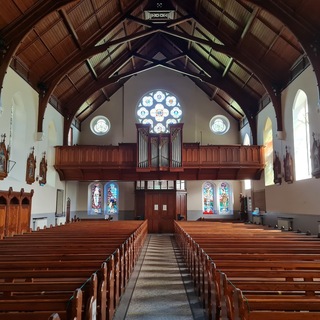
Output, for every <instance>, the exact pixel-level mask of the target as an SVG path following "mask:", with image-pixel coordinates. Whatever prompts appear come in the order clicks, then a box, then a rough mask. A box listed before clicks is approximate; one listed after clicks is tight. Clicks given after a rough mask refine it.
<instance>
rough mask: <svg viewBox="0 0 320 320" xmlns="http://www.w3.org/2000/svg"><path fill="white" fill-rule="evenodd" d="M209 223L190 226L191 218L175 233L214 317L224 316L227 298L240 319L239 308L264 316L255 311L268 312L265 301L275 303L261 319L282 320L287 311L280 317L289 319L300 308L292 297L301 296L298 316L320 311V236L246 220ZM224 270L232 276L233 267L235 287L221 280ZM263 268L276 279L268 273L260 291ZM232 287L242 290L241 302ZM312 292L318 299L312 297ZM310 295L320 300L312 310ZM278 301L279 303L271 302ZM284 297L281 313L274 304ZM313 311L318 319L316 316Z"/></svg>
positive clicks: (243, 313)
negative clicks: (243, 222)
mask: <svg viewBox="0 0 320 320" xmlns="http://www.w3.org/2000/svg"><path fill="white" fill-rule="evenodd" d="M197 224H198V223H197ZM205 224H206V223H200V224H198V225H196V226H194V225H195V224H192V223H191V224H190V225H191V226H190V228H189V226H188V222H179V223H175V232H176V239H177V242H178V244H179V245H180V247H181V249H182V251H183V254H184V256H185V259H186V260H187V264H188V265H189V268H190V271H191V273H192V275H193V279H194V285H195V289H196V293H197V294H198V295H199V297H200V298H201V300H202V302H203V304H204V306H205V307H206V308H207V311H208V316H209V318H210V319H211V318H219V317H220V312H221V308H222V307H223V303H224V302H226V307H227V308H226V311H227V313H228V317H229V319H233V318H234V313H235V312H234V310H237V313H238V316H239V317H240V318H241V319H247V318H245V317H247V316H248V314H250V319H260V318H252V317H253V314H254V316H255V317H258V316H262V312H261V310H259V307H258V306H260V307H262V305H263V303H264V301H265V302H266V306H269V307H268V308H267V309H268V310H264V311H263V312H264V313H265V314H266V316H265V318H261V319H272V320H276V319H278V318H275V316H277V317H278V316H281V318H279V319H287V320H289V319H291V318H290V316H289V317H287V318H283V317H284V316H285V314H289V313H290V314H291V313H293V311H295V313H299V312H297V311H296V310H293V309H290V307H289V305H290V303H289V302H286V301H285V299H287V300H289V298H290V299H296V300H295V302H296V303H297V304H296V306H295V308H297V306H299V308H300V307H301V310H302V311H303V312H300V313H299V316H300V318H299V317H297V316H295V318H293V319H298V318H299V319H304V318H301V315H302V314H303V315H304V314H308V318H307V319H315V318H316V317H317V316H319V314H317V312H318V311H319V310H318V309H316V308H319V307H316V301H318V304H319V302H320V299H319V297H318V295H316V291H317V290H316V289H317V287H318V285H319V284H318V283H317V282H316V281H317V280H319V275H320V261H319V253H320V251H319V248H320V242H319V240H318V239H317V238H314V237H306V236H305V235H301V234H293V233H283V232H281V231H279V230H276V231H275V230H271V229H269V230H268V229H266V228H260V227H254V228H253V227H251V226H249V227H248V225H241V224H229V223H220V224H219V223H218V224H215V223H211V226H210V227H209V226H208V224H207V225H205ZM213 225H214V227H213ZM186 226H188V227H186ZM184 227H185V228H184ZM199 230H200V231H199ZM286 258H287V259H286ZM220 270H223V271H224V272H225V273H226V274H227V277H229V271H230V281H231V282H230V285H229V286H228V288H229V289H227V286H226V285H225V287H224V286H223V283H224V282H225V283H228V281H227V280H225V281H223V279H221V277H222V278H223V276H222V274H223V273H221V271H220ZM263 273H267V274H268V276H267V278H268V277H270V278H268V279H266V277H264V278H263V283H262V285H261V286H260V288H261V291H257V289H259V284H260V281H261V279H262V274H263ZM254 277H256V278H254ZM259 277H260V278H259ZM276 277H278V278H276ZM279 277H280V278H279ZM281 277H282V278H281ZM228 279H229V278H228ZM239 279H241V280H239ZM293 279H295V280H297V279H299V280H300V282H299V283H298V284H296V281H293ZM258 280H259V282H257V281H258ZM232 281H233V282H232ZM268 282H269V285H268V284H267V283H268ZM237 284H239V288H238V287H237ZM272 285H274V287H275V288H278V289H279V290H278V291H281V290H280V289H286V290H287V291H288V292H289V296H288V295H286V296H284V295H279V292H274V291H272V289H271V288H272ZM230 288H231V289H230ZM241 288H242V289H243V290H244V291H243V292H242V291H241ZM262 288H264V291H263V289H262ZM297 288H299V289H300V295H299V294H298V293H297V290H296V289H297ZM302 288H304V290H302ZM267 289H268V290H267ZM228 290H229V291H231V292H236V293H234V294H237V295H238V297H237V301H238V304H237V305H236V306H237V307H235V304H234V301H235V299H234V297H232V294H230V292H228ZM240 293H241V294H240ZM243 293H245V294H246V295H244V294H243ZM302 293H303V294H302ZM311 295H313V296H314V298H312V297H310V296H311ZM230 296H231V297H230ZM279 296H280V298H279ZM315 296H316V298H315ZM273 298H274V299H273ZM259 299H260V300H259ZM281 299H282V300H281ZM310 299H314V301H315V302H314V307H312V306H311V307H310V309H306V302H305V300H308V301H311V300H310ZM273 300H275V303H271V301H273ZM258 301H259V302H260V305H259V304H258ZM279 301H280V302H281V305H282V307H283V308H284V311H285V312H284V311H282V313H281V315H278V313H279V312H278V311H279V310H281V309H277V308H275V310H276V311H277V312H278V313H277V314H275V313H274V311H272V305H274V304H276V303H278V302H279ZM248 303H249V307H248ZM286 303H287V305H286ZM312 303H313V302H312ZM291 306H292V303H291ZM240 307H241V308H240ZM253 307H254V308H255V310H256V311H254V312H252V310H253V309H252V308H253ZM249 310H250V311H251V312H249ZM298 310H300V309H298ZM311 311H312V312H311ZM270 312H273V313H272V314H270ZM268 313H269V316H268V315H267V314H268ZM316 314H317V315H316ZM315 315H316V316H315ZM313 316H314V318H311V317H313ZM309 317H310V318H309ZM248 319H249V318H248Z"/></svg>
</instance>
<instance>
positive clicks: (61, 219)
mask: <svg viewBox="0 0 320 320" xmlns="http://www.w3.org/2000/svg"><path fill="white" fill-rule="evenodd" d="M65 223H66V217H56V226H60V225H61V224H65Z"/></svg>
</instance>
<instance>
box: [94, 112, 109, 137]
mask: <svg viewBox="0 0 320 320" xmlns="http://www.w3.org/2000/svg"><path fill="white" fill-rule="evenodd" d="M110 127H111V125H110V121H109V119H108V118H106V117H104V116H96V117H94V118H93V119H92V120H91V122H90V129H91V131H92V132H93V133H94V134H95V135H97V136H103V135H105V134H107V133H108V132H109V130H110Z"/></svg>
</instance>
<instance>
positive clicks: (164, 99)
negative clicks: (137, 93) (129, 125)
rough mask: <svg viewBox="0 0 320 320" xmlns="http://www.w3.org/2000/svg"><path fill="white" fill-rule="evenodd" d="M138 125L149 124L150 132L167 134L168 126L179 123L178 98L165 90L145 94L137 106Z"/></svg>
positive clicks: (180, 111)
mask: <svg viewBox="0 0 320 320" xmlns="http://www.w3.org/2000/svg"><path fill="white" fill-rule="evenodd" d="M136 117H137V121H138V123H142V124H149V125H150V132H154V133H162V132H169V125H170V124H175V123H180V122H181V118H182V110H181V106H180V102H179V100H178V98H177V97H176V96H175V95H173V94H172V93H170V92H168V91H165V90H154V91H150V92H148V93H147V94H145V95H144V96H143V97H142V98H141V99H140V100H139V103H138V105H137V109H136Z"/></svg>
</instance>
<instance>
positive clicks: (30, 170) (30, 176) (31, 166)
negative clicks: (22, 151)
mask: <svg viewBox="0 0 320 320" xmlns="http://www.w3.org/2000/svg"><path fill="white" fill-rule="evenodd" d="M31 150H32V151H31V152H30V154H29V157H28V159H27V170H26V182H27V184H32V183H34V181H35V175H36V174H35V173H36V158H35V156H34V147H32V149H31Z"/></svg>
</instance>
